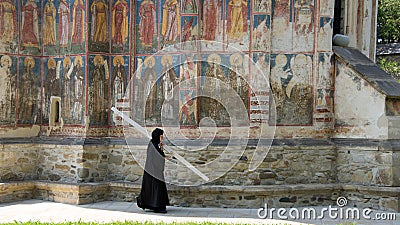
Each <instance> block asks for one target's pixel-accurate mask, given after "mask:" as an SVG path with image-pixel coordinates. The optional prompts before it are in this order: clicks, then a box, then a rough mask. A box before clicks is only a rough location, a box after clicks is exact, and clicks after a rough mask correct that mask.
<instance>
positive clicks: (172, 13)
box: [138, 0, 271, 52]
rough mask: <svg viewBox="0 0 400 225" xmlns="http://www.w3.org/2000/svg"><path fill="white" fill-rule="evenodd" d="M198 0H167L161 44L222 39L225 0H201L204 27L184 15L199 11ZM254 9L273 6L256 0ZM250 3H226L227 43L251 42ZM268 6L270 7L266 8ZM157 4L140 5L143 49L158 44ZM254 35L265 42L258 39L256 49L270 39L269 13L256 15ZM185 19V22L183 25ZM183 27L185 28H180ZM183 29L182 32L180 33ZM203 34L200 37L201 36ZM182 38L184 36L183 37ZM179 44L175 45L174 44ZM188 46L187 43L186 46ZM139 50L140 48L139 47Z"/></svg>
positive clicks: (244, 0)
mask: <svg viewBox="0 0 400 225" xmlns="http://www.w3.org/2000/svg"><path fill="white" fill-rule="evenodd" d="M197 4H198V2H197V1H195V0H182V2H181V3H179V1H177V0H166V1H165V2H164V4H163V6H162V21H161V32H160V34H161V37H162V38H161V40H162V47H165V46H168V45H174V46H175V45H176V44H177V43H178V42H182V43H185V42H188V41H193V40H197V39H201V40H204V41H219V42H221V41H222V38H223V37H222V34H223V27H224V22H223V20H222V18H224V17H223V16H222V15H221V10H222V4H223V1H222V0H204V1H202V7H200V8H201V9H202V13H201V15H202V21H201V23H202V24H201V31H200V28H199V25H198V21H196V20H197V17H193V16H188V17H181V16H180V15H181V11H182V12H183V13H198V9H199V6H198V5H197ZM253 4H254V11H255V12H267V11H269V8H270V6H271V4H270V0H254V3H253ZM249 7H250V3H249V2H248V1H247V0H229V1H228V3H227V20H226V29H227V30H226V34H227V42H228V43H239V44H240V45H244V43H246V42H249V38H248V25H249V22H248V21H249V18H248V16H249V15H248V14H249ZM267 9H268V10H267ZM156 12H157V7H156V4H155V2H154V1H153V0H144V1H143V2H142V3H141V4H140V6H139V7H138V15H139V21H138V38H139V40H140V41H139V42H138V44H139V45H140V47H141V48H142V50H143V52H148V51H155V49H156V47H155V46H156V45H157V13H156ZM257 19H258V20H259V21H257V24H258V25H257V26H256V27H255V31H258V33H257V34H256V35H255V36H254V37H255V38H256V39H261V40H258V41H256V42H263V44H262V46H261V44H260V43H257V45H255V46H257V49H260V50H261V49H264V48H263V47H266V46H265V45H266V43H267V42H269V36H268V32H266V31H267V30H268V29H270V28H269V26H270V25H269V17H266V16H264V18H263V21H260V18H257ZM181 23H182V26H181ZM181 27H182V31H181ZM181 33H182V35H180V34H181ZM198 35H200V37H199V36H198ZM180 38H182V40H181V39H180ZM175 47H176V46H175ZM183 47H185V46H183ZM139 52H141V51H140V50H139Z"/></svg>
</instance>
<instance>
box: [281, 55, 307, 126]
mask: <svg viewBox="0 0 400 225" xmlns="http://www.w3.org/2000/svg"><path fill="white" fill-rule="evenodd" d="M291 68H292V70H293V77H292V79H291V80H290V81H289V83H288V85H287V87H286V96H287V97H288V99H289V102H290V103H292V104H291V105H293V109H292V110H293V114H292V115H291V116H289V115H290V114H289V115H288V117H286V118H285V120H286V121H287V123H293V124H309V123H311V122H312V104H311V103H312V96H311V85H310V84H309V77H310V76H311V74H312V59H311V57H309V56H306V55H304V54H298V55H296V57H295V58H294V61H293V63H292V66H291ZM288 108H289V107H288ZM294 115H295V116H294ZM289 118H291V120H290V119H289Z"/></svg>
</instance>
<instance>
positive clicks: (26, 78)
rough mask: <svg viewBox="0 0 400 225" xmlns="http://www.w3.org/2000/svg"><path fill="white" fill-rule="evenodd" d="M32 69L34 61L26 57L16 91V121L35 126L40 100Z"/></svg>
mask: <svg viewBox="0 0 400 225" xmlns="http://www.w3.org/2000/svg"><path fill="white" fill-rule="evenodd" d="M34 67H35V60H34V59H33V58H32V57H26V58H25V60H24V69H23V73H22V76H21V80H20V83H19V89H18V98H19V102H18V103H19V107H18V114H19V115H18V119H19V122H20V123H25V124H26V123H27V124H35V123H36V121H37V120H38V119H39V118H38V117H37V113H38V111H39V104H38V103H39V99H40V98H39V97H40V91H39V76H36V75H35V74H34V72H33V68H34Z"/></svg>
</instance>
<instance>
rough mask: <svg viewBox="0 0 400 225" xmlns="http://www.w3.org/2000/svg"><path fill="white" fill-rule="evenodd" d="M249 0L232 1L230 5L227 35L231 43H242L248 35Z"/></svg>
mask: <svg viewBox="0 0 400 225" xmlns="http://www.w3.org/2000/svg"><path fill="white" fill-rule="evenodd" d="M247 3H248V2H247V0H231V1H229V3H228V24H227V33H228V40H229V41H230V42H242V40H243V36H244V35H245V34H247V24H248V23H247V7H248V6H247Z"/></svg>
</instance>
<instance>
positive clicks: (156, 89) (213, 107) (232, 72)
mask: <svg viewBox="0 0 400 225" xmlns="http://www.w3.org/2000/svg"><path fill="white" fill-rule="evenodd" d="M207 61H208V63H207V65H203V67H204V68H205V73H204V76H205V77H208V78H216V79H219V80H220V81H218V82H223V83H226V84H227V85H228V86H230V87H231V88H232V89H233V90H234V91H235V92H236V93H237V94H238V95H239V96H240V98H241V101H242V102H243V104H244V106H245V107H246V108H247V109H248V104H249V100H248V99H249V85H248V83H247V81H246V79H244V77H245V76H248V74H247V73H246V71H245V70H244V63H243V62H244V59H243V56H241V55H240V54H234V55H232V56H230V59H229V61H230V67H231V68H230V69H227V68H225V67H223V66H222V65H221V57H220V56H219V55H217V54H212V55H210V56H209V57H208V58H207ZM155 64H156V60H155V58H154V57H147V58H145V59H144V60H143V59H141V58H138V65H139V70H138V71H137V73H136V85H135V89H136V90H135V96H136V98H135V100H134V104H135V105H134V110H135V111H134V116H135V118H137V119H139V120H141V119H145V121H141V122H146V123H147V124H160V123H161V120H163V122H167V123H169V124H173V125H176V124H177V122H179V124H181V125H196V124H197V123H198V122H199V118H198V116H199V115H198V107H197V103H198V102H200V117H201V118H202V117H211V118H213V119H215V120H216V121H218V125H226V124H229V123H230V119H229V115H228V114H227V111H226V110H225V109H224V107H223V106H222V105H221V104H220V103H218V102H217V101H215V100H213V99H211V98H207V97H204V98H200V101H198V100H197V99H196V94H197V92H198V91H199V90H198V82H199V80H198V77H199V76H198V73H199V71H200V70H199V66H200V64H199V63H197V62H195V60H194V58H193V56H190V55H186V56H185V61H184V63H183V64H182V65H180V66H179V67H175V68H174V67H173V65H172V64H173V59H172V57H171V56H163V57H162V58H161V64H162V73H161V76H157V71H156V68H155V67H156V65H155ZM218 82H217V83H218ZM217 83H215V84H214V85H213V86H212V87H209V86H202V87H201V89H202V88H206V89H207V90H205V89H202V90H203V92H204V94H207V93H208V94H210V93H211V94H212V95H215V96H217V98H221V99H223V100H224V101H228V100H229V98H230V96H225V95H226V92H225V91H224V89H223V86H222V84H221V83H218V84H217ZM178 85H179V89H177V88H176V87H177V86H178ZM208 89H209V90H208ZM221 112H222V113H221ZM176 115H179V116H178V118H177V117H176ZM245 116H247V115H245ZM201 118H200V119H201ZM176 119H178V121H176Z"/></svg>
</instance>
